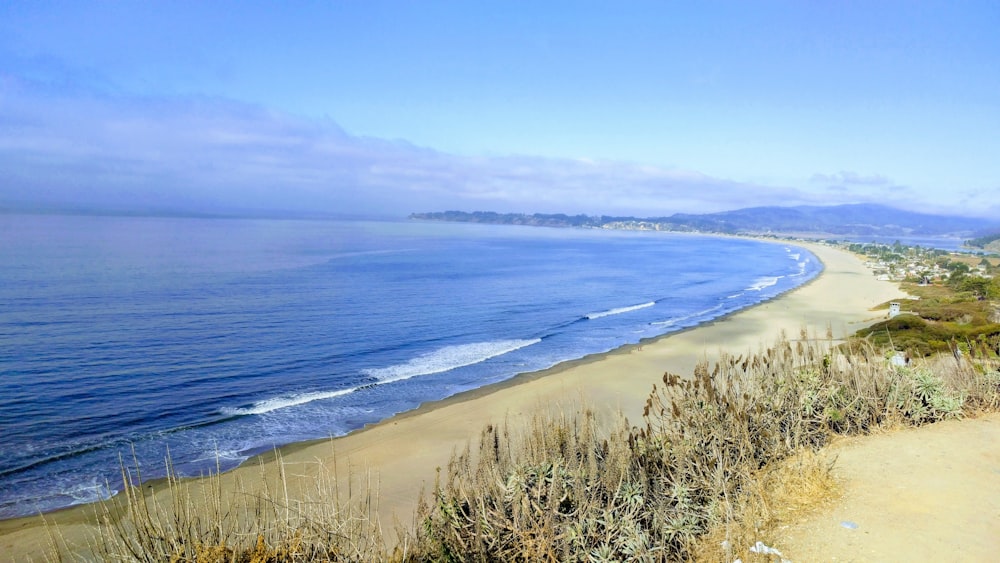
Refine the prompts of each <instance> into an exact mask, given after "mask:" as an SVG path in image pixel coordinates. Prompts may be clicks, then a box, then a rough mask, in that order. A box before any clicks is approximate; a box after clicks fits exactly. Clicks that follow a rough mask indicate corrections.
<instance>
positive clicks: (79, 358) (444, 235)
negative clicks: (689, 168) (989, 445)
mask: <svg viewBox="0 0 1000 563" xmlns="http://www.w3.org/2000/svg"><path fill="white" fill-rule="evenodd" d="M820 268H821V265H820V264H819V263H818V261H817V260H816V259H815V257H814V256H812V255H811V254H809V253H808V252H807V251H805V250H803V249H800V248H796V247H792V246H787V245H782V244H773V243H763V242H757V241H750V240H742V239H735V238H718V237H707V236H695V235H679V234H665V233H640V232H616V231H598V230H572V229H544V228H530V227H512V226H487V225H470V224H448V223H423V222H409V221H399V222H359V221H353V222H352V221H305V220H303V221H291V220H288V221H283V220H249V219H191V218H152V217H139V218H137V217H87V216H54V215H53V216H44V215H36V216H23V215H0V517H13V516H18V515H24V514H30V513H35V512H38V511H40V510H41V511H45V510H51V509H55V508H59V507H64V506H67V505H71V504H76V503H81V502H87V501H92V500H95V499H98V498H101V497H102V496H105V495H107V494H108V492H109V491H108V485H110V489H111V490H114V489H117V488H118V487H119V485H120V477H119V470H118V464H119V456H120V455H121V456H124V457H125V458H126V459H131V455H132V453H131V448H133V447H134V448H135V452H136V456H137V458H138V460H139V462H140V464H141V466H142V469H143V475H144V477H155V476H159V475H162V474H163V466H164V463H163V460H164V458H165V456H166V454H167V449H168V448H169V452H170V456H171V458H172V459H173V461H174V464H175V469H177V470H178V471H179V472H180V473H182V474H185V475H198V474H201V473H203V472H205V471H207V470H209V469H214V468H215V465H216V461H217V460H219V462H220V463H221V465H222V467H223V468H224V469H225V468H231V467H234V466H235V465H237V464H239V463H240V462H242V461H244V460H246V459H247V458H248V457H249V456H251V455H254V454H256V453H259V452H262V451H267V450H270V449H272V448H273V447H275V446H277V445H282V444H287V443H291V442H296V441H302V440H308V439H314V438H323V437H328V436H336V435H341V434H344V433H347V432H349V431H351V430H354V429H357V428H360V427H362V426H364V425H365V424H369V423H373V422H377V421H380V420H383V419H385V418H387V417H389V416H391V415H392V414H394V413H398V412H402V411H406V410H410V409H413V408H415V407H417V406H418V405H420V404H421V403H423V402H426V401H431V400H435V399H441V398H444V397H447V396H450V395H453V394H455V393H459V392H461V391H464V390H469V389H473V388H476V387H480V386H482V385H485V384H489V383H493V382H497V381H501V380H504V379H507V378H510V377H512V376H514V375H516V374H518V373H522V372H528V371H534V370H538V369H543V368H547V367H550V366H552V365H555V364H557V363H559V362H561V361H565V360H570V359H575V358H580V357H583V356H585V355H588V354H592V353H597V352H605V351H608V350H612V349H614V348H617V347H619V346H621V345H624V344H628V343H635V342H638V340H639V339H640V338H644V337H652V336H657V335H661V334H664V333H668V332H672V331H676V330H680V329H683V328H686V327H690V326H694V325H696V324H699V323H702V322H705V321H708V320H710V319H713V318H716V317H719V316H721V315H725V314H727V313H730V312H733V311H735V310H738V309H741V308H744V307H747V306H749V305H752V304H755V303H758V302H760V301H763V300H766V299H769V298H771V297H773V296H775V295H777V294H779V293H782V292H784V291H786V290H788V289H790V288H792V287H795V286H796V285H799V284H801V283H803V282H805V281H807V280H809V279H811V278H812V277H814V276H815V275H816V274H817V273H818V272H819V270H820Z"/></svg>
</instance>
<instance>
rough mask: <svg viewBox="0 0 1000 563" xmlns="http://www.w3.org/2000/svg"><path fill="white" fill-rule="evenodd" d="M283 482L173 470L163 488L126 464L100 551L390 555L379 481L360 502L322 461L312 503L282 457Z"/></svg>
mask: <svg viewBox="0 0 1000 563" xmlns="http://www.w3.org/2000/svg"><path fill="white" fill-rule="evenodd" d="M276 462H277V464H278V467H279V475H278V480H277V481H271V480H269V478H268V476H267V475H266V474H265V472H264V470H263V466H262V468H261V473H260V477H259V478H258V479H255V480H254V482H253V485H254V486H253V487H250V486H248V485H247V484H246V483H245V482H243V481H242V480H236V481H235V488H234V490H224V487H223V484H222V478H221V476H220V474H218V473H215V474H213V475H210V476H208V477H206V478H203V479H199V480H194V481H192V480H180V479H178V478H176V476H175V474H174V472H173V470H172V467H170V465H169V461H168V466H167V473H168V477H167V480H166V484H165V486H164V487H161V488H160V489H161V490H162V491H163V492H161V493H156V492H155V491H154V490H153V488H149V487H144V486H143V483H142V478H141V475H139V474H138V472H137V471H136V470H135V467H137V464H136V465H134V466H133V467H132V468H131V469H129V468H127V467H126V465H125V464H124V463H123V464H122V478H123V481H124V482H125V483H128V486H126V487H125V488H124V490H123V492H122V493H121V494H119V495H117V496H116V497H115V498H114V499H112V500H110V501H107V502H103V503H100V504H99V505H98V512H97V519H98V522H99V524H100V526H99V534H98V536H97V537H96V538H95V539H94V542H93V546H92V551H93V554H94V555H96V557H98V558H99V559H100V560H102V561H144V562H154V561H155V562H159V561H171V562H195V561H197V562H199V563H266V562H277V561H377V560H385V559H387V557H386V553H385V551H384V545H385V544H384V542H383V539H382V530H381V528H380V526H379V523H378V520H377V518H376V517H375V513H376V511H377V506H376V504H375V502H376V499H377V497H378V490H377V485H376V484H375V483H373V482H371V481H369V482H368V483H367V486H366V487H365V492H364V495H363V497H362V498H360V499H350V498H349V499H348V500H347V501H341V499H343V498H344V497H343V496H342V495H341V491H340V490H339V489H338V485H337V480H336V479H335V478H334V476H333V475H334V472H333V470H332V468H326V467H322V466H319V467H317V468H313V469H315V470H316V473H315V477H314V478H313V479H312V482H313V483H314V485H315V490H313V491H311V494H309V495H308V498H309V499H310V500H309V501H302V500H296V499H293V498H291V497H290V496H289V495H288V493H287V491H288V487H287V480H288V478H289V475H288V473H287V472H288V470H289V469H290V467H289V466H288V465H287V464H286V463H285V462H284V460H282V459H281V458H280V456H279V457H278V459H277V460H276Z"/></svg>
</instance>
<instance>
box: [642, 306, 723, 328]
mask: <svg viewBox="0 0 1000 563" xmlns="http://www.w3.org/2000/svg"><path fill="white" fill-rule="evenodd" d="M721 308H722V304H721V303H720V304H719V305H716V306H715V307H710V308H708V309H705V310H704V311H698V312H697V313H691V314H690V315H684V316H683V317H677V318H675V319H668V320H665V321H657V322H655V323H650V324H653V325H656V326H671V325H675V324H677V323H679V322H681V321H686V320H688V319H693V318H695V317H700V316H703V315H707V314H709V313H711V312H713V311H718V310H719V309H721Z"/></svg>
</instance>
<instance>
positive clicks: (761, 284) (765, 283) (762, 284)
mask: <svg viewBox="0 0 1000 563" xmlns="http://www.w3.org/2000/svg"><path fill="white" fill-rule="evenodd" d="M782 277H784V276H777V277H765V278H757V279H756V280H754V282H753V285H751V286H750V287H748V288H747V289H746V290H747V291H761V290H762V289H764V288H766V287H771V286H772V285H776V284H777V283H778V280H780V279H781V278H782Z"/></svg>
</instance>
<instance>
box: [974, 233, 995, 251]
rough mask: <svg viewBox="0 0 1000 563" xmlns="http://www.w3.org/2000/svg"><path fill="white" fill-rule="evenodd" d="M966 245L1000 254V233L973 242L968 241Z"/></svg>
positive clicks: (978, 238) (975, 239)
mask: <svg viewBox="0 0 1000 563" xmlns="http://www.w3.org/2000/svg"><path fill="white" fill-rule="evenodd" d="M965 245H966V246H971V247H973V248H982V249H984V250H991V251H993V252H1000V233H994V234H990V235H984V236H981V237H977V238H974V239H971V240H967V241H965Z"/></svg>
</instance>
